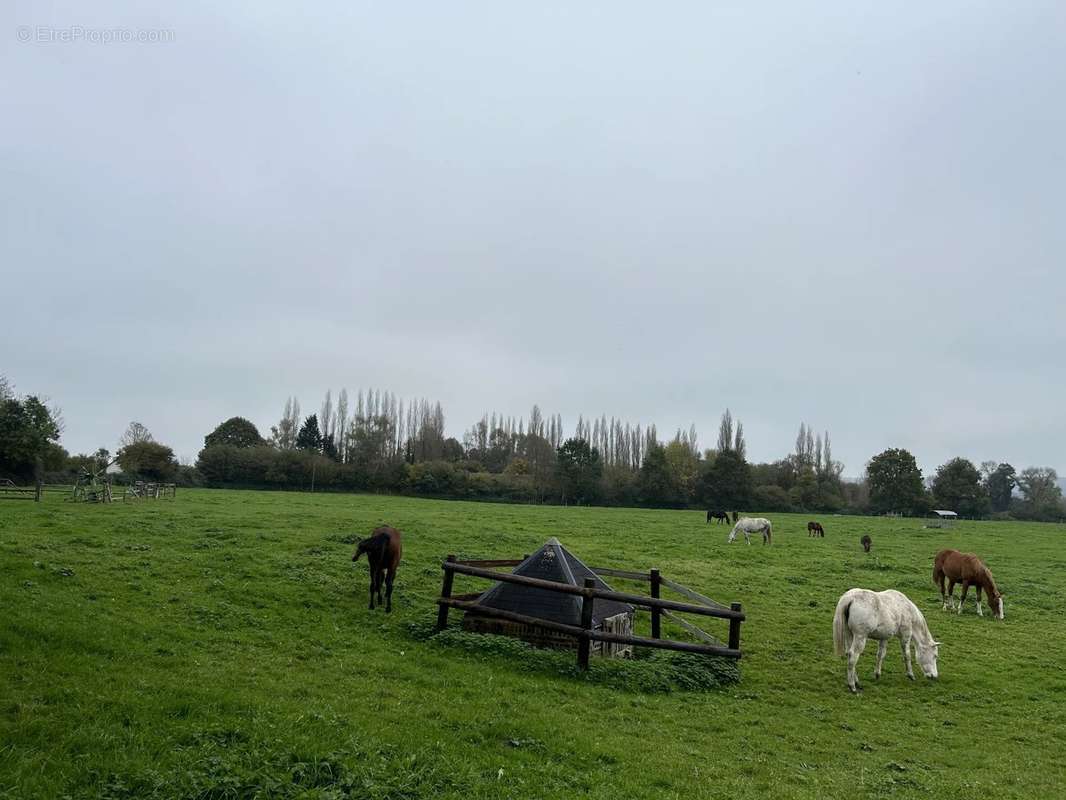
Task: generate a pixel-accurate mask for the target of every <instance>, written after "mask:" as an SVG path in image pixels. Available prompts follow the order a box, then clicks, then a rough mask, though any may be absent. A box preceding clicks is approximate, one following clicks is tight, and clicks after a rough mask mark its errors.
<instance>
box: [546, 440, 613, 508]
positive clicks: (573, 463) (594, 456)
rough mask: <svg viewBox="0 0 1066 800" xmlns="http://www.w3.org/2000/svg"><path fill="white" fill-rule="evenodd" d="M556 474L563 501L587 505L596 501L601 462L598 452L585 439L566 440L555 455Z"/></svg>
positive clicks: (601, 470) (601, 467) (601, 468)
mask: <svg viewBox="0 0 1066 800" xmlns="http://www.w3.org/2000/svg"><path fill="white" fill-rule="evenodd" d="M556 471H557V472H556V474H557V475H558V477H559V486H560V489H561V490H562V494H563V501H564V502H567V501H572V502H575V503H589V502H592V501H593V500H595V499H596V493H597V489H598V484H599V481H600V476H601V475H602V474H603V462H602V461H601V460H600V451H599V450H597V449H596V448H595V447H591V446H589V443H588V442H587V441H586V440H585V439H567V440H566V441H565V442H563V444H562V445H561V446H560V447H559V450H558V452H557V454H556Z"/></svg>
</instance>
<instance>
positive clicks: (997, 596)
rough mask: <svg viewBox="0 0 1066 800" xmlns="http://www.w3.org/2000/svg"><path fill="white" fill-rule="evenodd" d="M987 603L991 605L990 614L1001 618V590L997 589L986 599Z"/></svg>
mask: <svg viewBox="0 0 1066 800" xmlns="http://www.w3.org/2000/svg"><path fill="white" fill-rule="evenodd" d="M988 604H989V605H990V606H991V607H992V616H994V617H995V618H996V619H1003V592H1001V591H999V590H998V589H997V590H996V591H995V592H994V593H993V594H992V596H991V597H990V598H989V599H988Z"/></svg>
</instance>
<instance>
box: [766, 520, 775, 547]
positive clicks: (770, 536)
mask: <svg viewBox="0 0 1066 800" xmlns="http://www.w3.org/2000/svg"><path fill="white" fill-rule="evenodd" d="M766 543H767V544H773V543H774V524H773V523H772V522H770V520H766Z"/></svg>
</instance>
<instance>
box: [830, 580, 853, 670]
mask: <svg viewBox="0 0 1066 800" xmlns="http://www.w3.org/2000/svg"><path fill="white" fill-rule="evenodd" d="M850 610H851V598H850V597H848V596H847V595H846V594H845V595H843V596H842V597H841V598H840V600H839V601H838V602H837V610H836V613H835V614H834V615H833V652H835V653H836V654H837V656H842V655H844V653H845V652H846V651H847V649H848V648H849V647H851V629H850V628H849V627H848V612H849V611H850Z"/></svg>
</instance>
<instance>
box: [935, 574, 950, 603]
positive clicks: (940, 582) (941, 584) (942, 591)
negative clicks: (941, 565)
mask: <svg viewBox="0 0 1066 800" xmlns="http://www.w3.org/2000/svg"><path fill="white" fill-rule="evenodd" d="M937 585H938V586H939V587H940V610H941V611H947V610H948V593H947V591H946V590H945V587H944V573H943V572H941V573H940V577H939V578H938V580H937Z"/></svg>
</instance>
